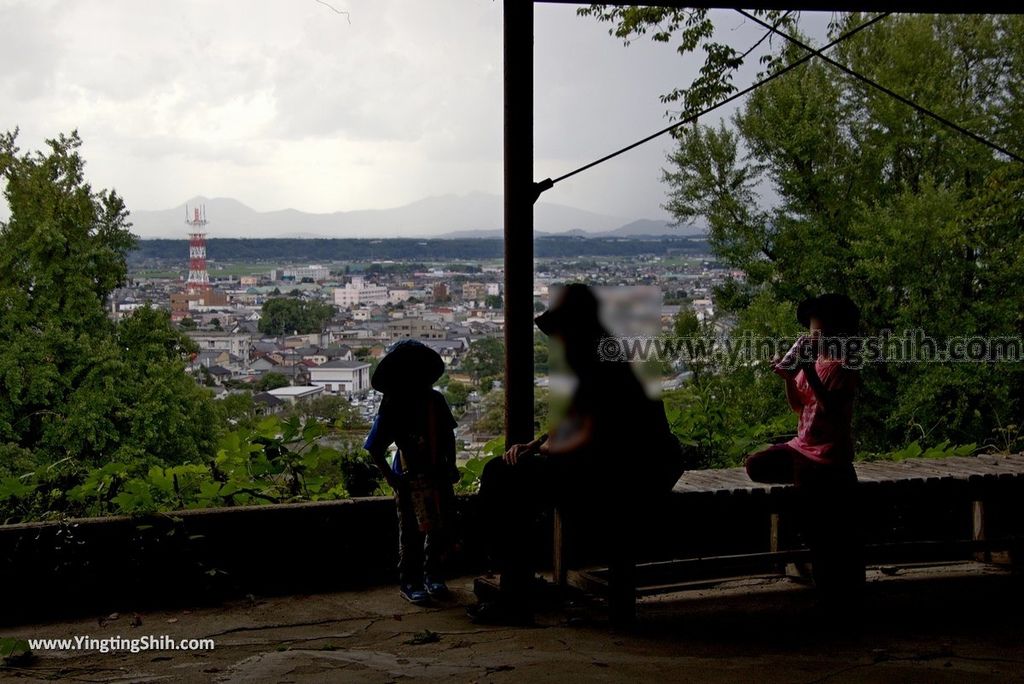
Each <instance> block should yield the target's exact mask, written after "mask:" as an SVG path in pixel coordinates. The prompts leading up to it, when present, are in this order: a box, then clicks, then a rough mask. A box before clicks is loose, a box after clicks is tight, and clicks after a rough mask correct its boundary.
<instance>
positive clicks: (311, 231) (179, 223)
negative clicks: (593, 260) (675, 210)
mask: <svg viewBox="0 0 1024 684" xmlns="http://www.w3.org/2000/svg"><path fill="white" fill-rule="evenodd" d="M186 204H187V206H188V207H189V211H191V209H192V207H195V206H199V205H205V206H206V217H207V219H208V220H209V222H210V223H209V225H208V226H207V233H208V234H209V236H210V237H211V238H213V237H222V238H229V237H260V238H272V237H278V238H282V237H283V238H315V237H328V238H356V237H364V238H365V237H374V238H386V237H426V236H441V235H443V236H445V237H496V236H500V235H501V226H502V199H501V197H500V196H499V195H489V194H485V193H469V194H466V195H441V196H438V197H427V198H425V199H422V200H419V201H417V202H413V203H411V204H407V205H404V206H401V207H395V208H393V209H368V210H359V211H338V212H333V213H329V214H314V213H307V212H302V211H298V210H296V209H283V210H280V211H267V212H259V211H256V210H254V209H252V208H251V207H248V206H246V205H244V204H242V203H241V202H239V201H238V200H235V199H230V198H225V197H219V198H212V199H208V198H205V197H193V198H192V199H190V200H188V202H187V203H183V204H180V205H178V206H177V207H173V208H171V209H164V210H160V211H135V212H132V215H131V219H130V220H131V221H132V223H133V224H134V227H133V229H132V230H133V232H134V233H136V234H137V235H139V236H140V237H142V238H183V237H184V235H185V233H186V232H187V231H188V227H187V226H186V225H185V207H186ZM624 221H625V219H623V218H621V217H617V216H608V215H605V214H598V213H595V212H591V211H586V210H584V209H577V208H575V207H569V206H565V205H561V204H551V203H547V202H542V203H539V204H537V205H536V207H535V211H534V228H535V230H536V232H538V233H558V234H564V233H568V232H569V231H581V232H582V233H584V234H594V233H613V232H615V231H618V230H623V229H625V228H628V227H629V226H633V225H635V224H637V223H643V222H637V221H634V222H633V223H630V224H626V225H623V223H624ZM649 223H651V224H659V223H662V222H658V221H651V222H649ZM674 234H680V233H678V232H675V233H674Z"/></svg>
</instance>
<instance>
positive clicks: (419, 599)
mask: <svg viewBox="0 0 1024 684" xmlns="http://www.w3.org/2000/svg"><path fill="white" fill-rule="evenodd" d="M398 593H399V594H400V595H401V597H402V598H404V599H405V600H406V601H408V602H409V603H411V604H413V605H414V606H422V605H424V604H425V603H428V602H429V601H430V594H428V593H427V592H426V591H425V590H424V589H423V587H417V586H413V585H412V584H403V585H402V586H401V587H400V588H399V589H398Z"/></svg>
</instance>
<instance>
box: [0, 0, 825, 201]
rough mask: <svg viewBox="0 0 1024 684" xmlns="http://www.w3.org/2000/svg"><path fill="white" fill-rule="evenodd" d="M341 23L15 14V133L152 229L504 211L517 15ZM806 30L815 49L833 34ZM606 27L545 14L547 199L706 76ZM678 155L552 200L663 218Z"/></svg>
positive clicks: (325, 18)
mask: <svg viewBox="0 0 1024 684" xmlns="http://www.w3.org/2000/svg"><path fill="white" fill-rule="evenodd" d="M330 5H331V6H328V5H326V4H323V3H322V2H318V1H317V0H248V1H246V2H238V1H236V0H217V2H209V1H204V0H176V1H175V2H152V1H150V0H77V1H76V2H74V3H68V2H57V1H49V0H28V1H15V0H0V64H3V65H4V67H3V69H0V130H10V129H13V128H14V127H16V126H17V127H20V130H21V134H20V136H19V141H20V147H21V148H22V149H23V150H27V149H38V148H40V147H41V146H42V143H43V140H44V139H46V138H48V137H54V136H56V135H57V134H58V133H59V132H67V131H70V130H72V129H75V128H77V129H78V131H79V133H80V135H81V137H82V138H83V140H84V144H83V146H82V154H83V156H84V158H85V159H86V162H87V167H86V175H87V178H88V179H89V180H90V182H91V183H92V184H93V186H94V187H97V188H113V189H116V190H117V191H118V193H120V194H121V195H122V196H123V197H124V198H125V201H126V203H127V205H128V208H129V209H136V210H141V209H149V210H152V209H166V208H170V207H175V206H178V205H179V204H181V203H182V202H184V201H185V200H187V199H188V198H190V197H193V196H196V195H203V196H206V197H232V198H235V199H237V200H239V201H241V202H243V203H245V204H247V205H249V206H251V207H253V208H254V209H257V210H259V211H270V210H275V209H284V208H295V209H300V210H302V211H308V212H332V211H349V210H356V209H383V208H390V207H396V206H401V205H404V204H408V203H410V202H413V201H416V200H419V199H422V198H424V197H429V196H434V195H444V194H450V193H454V194H464V193H469V192H486V193H495V194H499V193H500V192H501V187H502V158H501V152H502V90H501V88H502V84H501V78H502V61H501V60H502V55H501V40H502V38H501V8H502V3H501V2H500V1H495V0H432V1H431V2H420V1H416V0H330ZM332 7H333V8H334V9H332ZM335 10H338V11H335ZM339 11H344V12H347V13H348V14H347V15H346V14H341V13H339ZM714 14H715V17H716V26H717V30H718V32H719V37H720V38H721V39H723V40H727V41H728V42H730V43H731V44H735V45H737V46H738V47H739V48H740V49H746V48H747V47H749V46H750V45H751V44H753V43H754V42H755V41H756V40H757V39H758V38H759V37H760V35H761V32H762V29H760V28H759V27H757V26H755V25H752V24H751V23H750V22H746V21H744V19H743V18H742V17H740V16H739V15H737V14H735V13H731V12H726V11H722V12H715V13H714ZM805 17H807V23H809V24H810V26H811V34H812V35H814V33H815V31H814V27H815V26H817V27H819V28H820V27H822V26H824V25H825V23H826V22H827V20H828V16H827V15H805ZM608 28H609V25H608V24H601V23H599V22H597V21H596V20H594V19H590V18H581V17H577V16H576V14H575V6H572V5H553V4H538V5H537V6H536V11H535V32H534V46H535V105H534V115H535V127H536V131H535V140H534V152H535V160H536V161H535V170H536V173H535V176H536V178H537V179H538V180H539V179H542V178H545V177H548V176H557V175H561V174H562V173H564V172H566V171H568V170H571V169H572V168H575V167H576V166H578V165H580V164H583V163H586V162H588V161H591V160H592V159H594V158H596V157H599V156H602V155H604V154H606V153H607V152H610V151H612V150H613V149H616V148H618V147H620V146H622V145H625V144H628V143H630V142H632V141H634V140H635V139H638V138H640V137H643V136H645V135H647V134H649V133H651V132H653V131H655V130H657V129H659V128H662V127H664V126H665V125H667V124H668V122H669V121H668V119H667V118H666V109H667V106H666V105H664V104H662V103H661V102H660V101H659V99H658V96H659V95H661V94H663V93H665V92H668V91H669V90H671V89H672V88H673V87H676V86H679V85H685V84H686V83H688V82H689V80H690V79H691V78H692V77H693V75H694V74H695V73H696V71H697V69H698V68H699V66H700V63H699V60H698V59H696V58H694V57H691V58H690V59H684V58H682V57H680V56H679V55H677V54H676V53H675V50H674V47H673V46H671V45H665V44H655V43H652V42H650V41H648V40H637V41H635V42H634V43H633V44H632V45H631V46H629V47H628V48H627V47H624V46H623V44H622V42H621V41H620V40H619V39H617V38H614V37H612V36H609V35H608ZM524 39H528V38H526V37H524ZM765 46H766V47H767V43H766V44H765ZM755 71H756V67H750V68H749V69H747V70H745V71H744V72H742V73H741V74H740V78H739V79H738V81H737V84H738V85H741V86H742V85H744V84H745V83H746V82H749V80H750V79H752V78H753V76H754V72H755ZM732 111H734V110H733V109H732V108H725V109H723V110H722V112H723V114H722V115H724V116H729V115H730V113H731V112H732ZM714 121H715V120H714V119H712V120H711V121H710V122H709V123H714ZM670 144H671V138H670V137H667V136H666V137H665V138H662V139H659V140H657V141H655V142H652V143H649V144H647V145H646V146H644V147H642V148H639V149H637V150H634V151H632V152H629V153H627V154H626V155H625V156H623V157H620V158H619V159H617V160H615V161H613V162H611V163H608V164H605V165H602V166H600V167H597V168H595V169H593V170H591V171H588V172H586V173H584V174H581V175H579V176H577V177H574V178H573V179H570V180H568V181H566V182H564V183H561V184H559V185H558V186H557V187H556V188H555V189H553V190H550V191H548V192H547V193H545V196H544V199H545V200H546V201H550V202H555V203H559V204H565V205H570V206H574V207H579V208H582V209H587V210H589V211H594V212H598V213H603V214H609V215H613V216H621V217H625V218H628V219H637V218H655V219H657V218H667V214H666V213H665V211H664V210H663V209H662V208H661V205H662V204H663V203H664V201H665V190H664V187H663V186H662V185H661V183H660V177H661V169H662V168H663V167H664V165H665V155H666V154H667V152H668V151H669V148H670ZM4 214H6V206H5V203H3V202H0V218H3V217H4Z"/></svg>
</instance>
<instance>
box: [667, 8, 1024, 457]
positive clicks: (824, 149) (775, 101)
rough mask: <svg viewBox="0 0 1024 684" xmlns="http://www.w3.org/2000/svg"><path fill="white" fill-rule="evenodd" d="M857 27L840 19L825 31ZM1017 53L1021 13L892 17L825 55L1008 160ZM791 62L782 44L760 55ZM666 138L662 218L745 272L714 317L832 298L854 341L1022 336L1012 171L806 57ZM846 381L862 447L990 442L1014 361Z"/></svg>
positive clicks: (1005, 404)
mask: <svg viewBox="0 0 1024 684" xmlns="http://www.w3.org/2000/svg"><path fill="white" fill-rule="evenodd" d="M863 21H864V17H863V16H860V15H858V14H846V15H842V16H840V17H839V19H837V20H836V21H835V23H834V26H833V28H832V32H833V34H838V33H842V32H845V31H846V30H848V29H849V28H851V27H853V26H855V25H857V24H860V23H862V22H863ZM1022 44H1024V19H1022V18H1021V17H1008V16H994V15H972V16H946V15H898V16H892V17H889V18H887V19H885V20H884V21H882V22H880V23H878V24H876V25H874V26H872V27H871V28H870V29H869V30H867V31H864V32H862V33H860V34H858V35H857V36H855V37H854V38H852V39H850V40H849V41H846V42H844V43H841V44H840V45H839V47H837V48H836V49H835V51H834V53H833V54H834V57H835V58H836V59H837V60H839V61H840V62H841V63H843V64H846V65H847V66H849V67H850V68H851V69H853V70H855V71H857V72H859V73H863V74H865V75H867V76H869V77H870V78H872V79H874V80H876V81H878V82H880V83H883V84H885V85H886V86H888V87H890V88H892V89H893V90H895V91H897V92H900V93H902V94H904V95H906V96H907V97H910V98H911V99H913V100H915V101H916V102H918V103H920V104H921V105H923V106H925V107H928V108H930V109H932V110H933V111H936V112H938V113H940V114H942V115H943V116H945V117H947V118H949V119H951V120H953V121H956V122H957V123H959V124H961V125H963V126H965V127H967V128H968V129H971V130H973V131H976V132H978V133H979V134H981V135H983V136H986V137H988V138H990V139H992V140H995V141H996V142H999V143H1001V144H1002V145H1004V146H1006V147H1008V148H1011V149H1014V148H1016V149H1017V150H1018V151H1019V150H1020V139H1019V130H1020V129H1019V126H1020V124H1021V123H1022V122H1024V119H1022V105H1021V101H1020V98H1019V95H1020V89H1021V85H1020V84H1021V83H1022V82H1024V49H1022V47H1021V45H1022ZM801 54H802V53H801V51H800V50H799V48H794V47H792V46H790V45H785V46H784V47H782V48H781V49H780V50H779V51H778V52H777V58H778V60H779V63H789V62H791V61H793V60H795V59H797V58H798V57H800V56H801ZM1013 126H1017V128H1016V130H1017V131H1018V133H1017V134H1014V133H1013V132H1012V127H1013ZM677 137H678V146H677V148H676V150H675V151H674V152H673V153H672V154H671V156H670V158H669V167H668V168H667V169H666V171H665V174H664V180H665V182H666V184H667V187H668V191H669V195H668V202H667V204H666V207H667V208H668V209H669V210H670V211H671V212H672V213H673V215H674V216H675V217H676V218H677V219H678V220H679V221H681V222H686V221H690V220H692V219H693V218H694V217H698V216H700V217H704V218H705V219H706V221H707V224H708V226H709V241H710V244H711V246H712V249H713V250H714V252H715V253H716V254H717V255H718V257H719V258H720V259H722V260H723V261H724V262H725V263H727V264H728V265H729V266H731V267H735V268H739V269H742V270H743V271H745V272H746V274H747V279H746V283H743V284H740V283H737V282H732V283H729V284H727V288H723V290H722V291H720V292H719V294H721V295H725V296H723V297H720V298H717V303H718V304H719V308H722V306H724V307H725V308H726V310H731V311H732V312H733V313H735V312H742V311H744V310H746V309H747V308H749V307H750V306H752V304H751V302H752V301H753V300H754V299H755V298H756V297H757V296H758V293H766V294H768V295H770V298H771V300H772V301H774V302H776V304H777V306H778V307H779V310H780V311H784V310H789V311H791V310H792V306H793V304H794V303H795V302H797V301H799V300H800V299H802V298H803V297H806V296H809V295H814V294H819V293H821V292H824V291H839V292H845V293H847V294H849V295H850V296H851V297H852V298H853V299H854V300H855V301H857V302H859V303H860V304H861V307H862V313H863V320H864V327H865V330H864V332H866V333H878V332H880V331H883V330H890V331H892V332H893V333H894V334H902V333H903V332H904V331H910V330H916V329H921V330H923V331H924V332H925V333H926V334H928V335H929V336H932V337H935V338H936V339H939V340H946V339H948V338H949V337H952V336H970V335H986V336H1020V335H1021V334H1022V333H1024V319H1022V317H1021V314H1020V312H1021V311H1022V310H1024V293H1022V291H1021V290H1020V288H1018V287H1014V286H1013V283H1016V282H1020V280H1021V279H1022V278H1024V238H1022V235H1024V221H1022V205H1024V172H1022V169H1021V165H1019V164H1018V163H1016V162H1009V161H1007V160H1005V159H1002V158H1000V156H999V155H997V154H994V153H993V152H992V151H991V150H990V149H989V148H987V147H985V146H983V145H981V144H979V143H977V142H976V141H974V140H971V139H969V138H967V137H966V136H963V135H961V134H960V133H958V132H956V131H953V130H951V129H949V128H946V127H944V126H942V125H941V124H939V123H937V122H935V121H933V120H931V119H928V118H925V117H922V116H919V115H918V114H916V113H915V112H914V111H913V110H911V109H909V108H908V107H906V106H905V105H903V104H901V103H899V102H897V101H896V100H894V99H892V98H890V97H888V96H886V95H884V94H882V93H880V92H878V91H876V90H874V89H871V88H868V87H867V86H865V85H863V84H862V83H860V82H858V81H856V80H854V79H852V78H849V77H847V76H846V75H844V74H843V73H842V72H840V71H838V70H836V69H834V68H833V67H831V66H829V65H828V64H825V63H823V62H821V61H819V60H811V61H809V62H807V63H805V64H803V65H802V66H800V67H798V68H797V69H795V70H794V71H792V72H790V73H788V74H786V75H785V76H783V77H782V78H779V79H777V80H775V81H773V82H771V83H769V84H767V85H765V86H763V87H761V88H759V89H758V90H756V91H754V93H752V94H751V95H750V96H749V98H748V99H747V100H746V101H745V103H744V106H743V108H742V109H741V111H740V112H739V113H738V114H737V115H736V116H735V117H734V118H733V119H732V121H730V122H729V123H728V124H727V123H722V124H719V125H698V126H692V127H686V128H683V129H680V130H679V131H678V136H677ZM765 188H770V189H771V192H772V194H774V195H775V196H777V197H778V201H777V202H776V203H774V205H773V206H768V205H766V203H765V202H764V201H763V200H762V196H763V194H764V190H765ZM768 318H769V319H770V318H771V316H769V317H768ZM776 325H777V324H776ZM863 376H864V380H865V390H864V392H863V394H862V400H861V402H860V404H859V409H858V413H857V416H858V417H857V423H858V425H857V426H856V427H857V428H858V429H857V434H858V435H859V439H860V447H861V448H862V449H864V450H867V451H884V450H885V449H888V448H891V447H892V446H893V445H899V444H906V443H908V442H910V441H912V440H917V439H923V440H925V441H928V442H941V441H943V440H946V441H950V442H952V443H954V444H958V443H961V444H962V443H971V442H977V443H979V444H981V443H985V442H992V441H993V440H994V439H995V435H997V434H998V433H999V431H1000V430H1002V429H1003V428H1005V426H1006V425H1007V424H1019V422H1020V421H1019V419H1018V416H1019V413H1020V410H1021V401H1022V397H1021V393H1022V389H1024V385H1022V384H1021V382H1020V379H1021V367H1020V364H1005V363H1004V364H994V363H987V364H967V363H958V364H940V363H913V364H894V363H880V364H874V365H872V366H871V367H869V368H867V369H865V371H864V373H863ZM779 392H780V393H781V389H780V390H779Z"/></svg>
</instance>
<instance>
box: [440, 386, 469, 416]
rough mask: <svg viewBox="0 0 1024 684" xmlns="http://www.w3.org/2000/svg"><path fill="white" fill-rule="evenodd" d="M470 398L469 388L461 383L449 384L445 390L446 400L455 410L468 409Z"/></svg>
mask: <svg viewBox="0 0 1024 684" xmlns="http://www.w3.org/2000/svg"><path fill="white" fill-rule="evenodd" d="M468 397H469V387H467V386H466V385H464V384H463V383H461V382H449V383H448V385H447V386H446V387H445V388H444V398H445V399H446V400H447V401H448V404H449V406H451V407H452V408H453V409H456V410H462V409H464V408H465V407H466V402H467V401H468Z"/></svg>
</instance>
